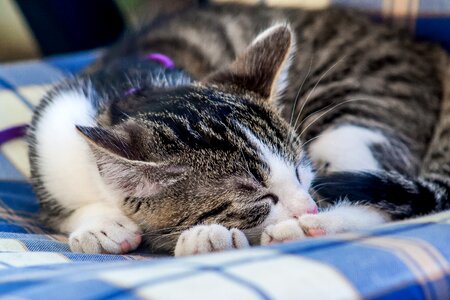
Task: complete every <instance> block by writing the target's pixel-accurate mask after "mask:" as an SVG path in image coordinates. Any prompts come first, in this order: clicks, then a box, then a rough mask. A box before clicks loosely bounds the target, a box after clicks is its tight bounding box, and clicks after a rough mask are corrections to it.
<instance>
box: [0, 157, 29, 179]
mask: <svg viewBox="0 0 450 300" xmlns="http://www.w3.org/2000/svg"><path fill="white" fill-rule="evenodd" d="M0 170H1V172H0V180H18V181H25V180H26V179H25V176H23V175H22V174H21V173H20V172H19V171H18V170H17V169H16V168H15V167H14V165H13V164H12V163H11V162H10V161H9V160H8V159H7V158H6V157H5V156H4V155H3V154H1V153H0Z"/></svg>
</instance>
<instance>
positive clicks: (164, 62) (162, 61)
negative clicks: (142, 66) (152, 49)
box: [145, 53, 175, 69]
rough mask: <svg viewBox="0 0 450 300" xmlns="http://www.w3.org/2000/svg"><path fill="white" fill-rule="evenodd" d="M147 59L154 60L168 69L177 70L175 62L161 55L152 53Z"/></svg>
mask: <svg viewBox="0 0 450 300" xmlns="http://www.w3.org/2000/svg"><path fill="white" fill-rule="evenodd" d="M145 58H146V59H150V60H154V61H157V62H159V63H160V64H162V65H163V66H164V67H166V68H167V69H173V68H175V63H174V62H173V60H172V59H171V58H170V57H168V56H166V55H164V54H161V53H150V54H147V55H146V56H145Z"/></svg>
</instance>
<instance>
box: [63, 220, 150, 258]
mask: <svg viewBox="0 0 450 300" xmlns="http://www.w3.org/2000/svg"><path fill="white" fill-rule="evenodd" d="M141 239H142V238H141V233H140V230H139V227H138V226H137V225H136V224H135V223H134V222H133V221H131V220H130V219H128V218H127V217H124V216H120V217H119V216H118V217H117V218H114V219H112V218H111V219H101V220H96V221H95V222H92V223H90V224H86V225H85V226H83V227H82V228H80V229H78V230H76V231H74V232H73V233H72V234H71V235H70V236H69V246H70V249H71V250H72V251H73V252H82V253H108V254H123V253H127V252H130V251H132V250H134V249H136V248H137V247H138V246H139V244H140V243H141Z"/></svg>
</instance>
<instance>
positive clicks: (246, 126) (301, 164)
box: [29, 5, 450, 256]
mask: <svg viewBox="0 0 450 300" xmlns="http://www.w3.org/2000/svg"><path fill="white" fill-rule="evenodd" d="M148 53H162V54H165V55H167V56H169V57H171V58H172V59H173V60H174V62H175V65H176V68H167V67H165V66H163V65H161V64H159V63H158V62H157V61H152V60H147V59H145V56H146V54H148ZM447 70H448V68H447V57H446V55H445V54H444V52H443V51H442V50H441V49H440V48H438V47H436V46H432V45H428V44H425V43H418V42H414V41H412V40H411V38H410V37H408V36H407V35H406V34H404V33H401V32H397V31H396V30H392V29H389V28H387V27H385V26H384V25H381V24H375V23H373V22H372V21H370V20H368V19H366V18H365V17H363V16H360V15H359V14H358V13H357V12H353V11H349V10H343V9H338V8H333V9H327V10H323V11H303V10H298V9H283V8H266V7H260V6H257V7H251V6H244V5H216V6H210V7H208V8H203V9H196V10H191V11H188V12H186V13H184V14H181V15H177V16H176V17H174V18H166V19H164V20H157V21H155V22H153V23H152V24H149V25H148V26H145V27H143V28H142V29H141V30H139V31H137V32H135V33H133V34H130V35H128V36H127V37H126V38H124V39H123V40H122V41H121V42H119V43H118V44H117V45H116V46H114V47H112V48H111V49H110V50H109V51H107V52H106V54H105V55H103V57H102V58H101V59H99V60H98V61H97V62H96V63H95V64H94V65H92V66H91V67H90V68H89V69H88V70H86V71H85V72H83V73H82V74H80V75H79V76H77V77H75V78H71V79H68V80H66V81H65V82H62V83H60V84H59V85H57V86H56V87H55V88H54V89H53V90H52V91H51V92H49V93H48V94H47V95H46V96H45V97H44V99H43V100H42V102H41V103H40V105H39V106H38V107H37V109H36V112H35V114H34V117H33V121H32V128H31V130H30V133H29V141H30V162H31V172H32V181H33V184H34V188H35V191H36V193H37V195H38V197H39V199H40V202H41V207H42V217H43V219H44V220H45V221H46V222H47V223H48V224H49V225H50V226H52V227H53V228H55V229H57V230H59V231H61V232H65V233H68V234H69V244H70V247H71V249H72V250H73V251H77V252H87V253H101V252H103V253H125V252H128V251H131V250H134V249H136V247H137V246H138V245H139V244H140V243H141V241H144V242H145V243H146V245H147V246H148V247H150V248H151V249H152V250H153V251H164V252H172V253H174V254H175V255H178V256H181V255H191V254H198V253H206V252H212V251H220V250H227V249H239V248H244V247H248V246H249V245H250V244H263V245H266V244H271V243H276V242H284V241H289V240H296V239H301V238H304V237H307V236H320V235H324V234H332V233H338V232H345V231H350V230H357V229H361V228H367V227H371V226H375V225H378V224H382V223H384V222H388V221H391V220H398V219H404V218H410V217H414V216H418V215H423V214H428V213H431V212H434V211H439V210H443V209H446V208H448V207H449V201H448V192H449V186H450V179H449V176H448V175H449V172H450V155H449V153H448V147H449V146H450V117H449V116H450V97H449V96H450V95H449V94H447V95H446V94H445V93H446V89H447V88H448V86H447V85H446V84H445V80H448V79H447V78H448V77H447V74H446V72H447ZM448 83H450V82H448ZM448 83H447V84H448ZM447 93H448V92H447ZM316 175H319V177H317V178H316V179H315V180H314V178H315V176H316ZM313 180H314V183H313V185H314V189H312V186H311V184H312V182H313ZM318 204H320V206H321V207H324V206H327V207H326V208H322V209H321V211H320V212H318Z"/></svg>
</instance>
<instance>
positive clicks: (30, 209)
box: [0, 181, 39, 213]
mask: <svg viewBox="0 0 450 300" xmlns="http://www.w3.org/2000/svg"><path fill="white" fill-rule="evenodd" d="M0 200H1V201H0V207H2V208H3V207H4V206H5V205H6V206H7V207H8V209H11V210H14V211H19V212H21V213H37V212H38V209H39V204H38V202H37V201H36V198H35V196H34V193H33V189H32V187H31V185H30V184H29V183H26V182H13V181H11V182H7V181H6V182H5V181H4V182H0Z"/></svg>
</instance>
